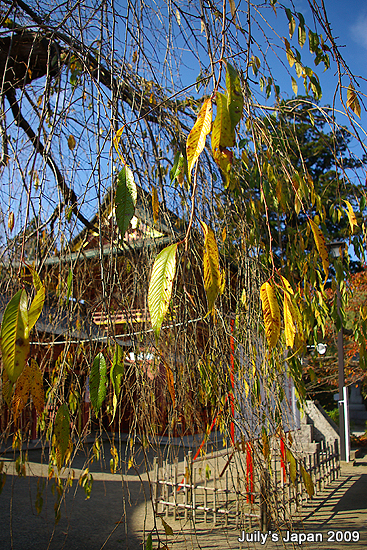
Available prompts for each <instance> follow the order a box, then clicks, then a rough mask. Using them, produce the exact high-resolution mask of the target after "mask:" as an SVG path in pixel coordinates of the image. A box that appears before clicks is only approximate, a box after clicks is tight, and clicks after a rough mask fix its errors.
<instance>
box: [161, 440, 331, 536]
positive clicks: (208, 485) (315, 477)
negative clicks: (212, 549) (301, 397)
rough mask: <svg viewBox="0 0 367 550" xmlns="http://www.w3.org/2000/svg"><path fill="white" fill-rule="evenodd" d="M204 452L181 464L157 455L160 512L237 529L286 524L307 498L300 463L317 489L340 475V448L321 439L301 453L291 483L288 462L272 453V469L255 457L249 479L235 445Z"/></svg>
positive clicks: (190, 457) (242, 455) (178, 517)
mask: <svg viewBox="0 0 367 550" xmlns="http://www.w3.org/2000/svg"><path fill="white" fill-rule="evenodd" d="M225 454H226V455H227V457H226V456H225V455H224V454H223V452H222V453H214V454H212V455H207V456H205V457H200V458H199V459H197V460H196V461H195V462H193V460H192V452H191V451H189V452H188V453H187V456H186V457H185V459H184V461H183V463H182V462H181V463H179V462H178V460H177V459H176V460H175V461H174V462H173V463H168V462H165V463H164V464H161V465H160V464H159V462H158V459H157V458H155V459H154V477H153V500H154V506H155V511H156V513H157V514H163V515H165V516H166V517H168V516H173V518H174V519H175V520H176V519H180V518H182V519H185V520H188V519H189V518H190V519H191V520H192V521H193V522H195V523H198V522H202V521H204V522H211V523H213V524H214V525H216V524H217V523H224V524H225V525H229V524H232V525H235V526H236V528H242V529H245V528H254V527H259V528H261V529H262V530H266V529H268V528H269V527H270V525H271V524H272V523H273V524H277V525H279V524H287V523H289V521H290V519H291V518H292V516H293V514H294V513H295V512H296V511H298V510H299V509H300V508H301V507H302V505H303V504H304V503H305V502H306V501H308V500H309V498H310V497H309V496H308V493H307V491H306V488H305V486H304V484H303V482H302V476H301V472H300V464H301V463H302V465H303V467H304V468H305V470H306V471H307V472H308V473H309V475H310V477H311V479H312V482H313V486H314V491H315V494H317V493H318V492H319V491H321V490H322V489H323V488H324V487H326V486H327V485H328V484H329V483H331V482H332V481H333V480H335V479H336V478H337V477H338V476H339V470H340V465H339V451H338V445H337V441H335V444H334V446H332V447H331V446H330V445H326V444H325V443H321V444H320V446H319V448H318V449H317V451H316V452H315V453H314V454H312V455H307V456H303V457H298V458H297V471H296V479H295V482H294V483H293V482H292V481H291V479H290V476H289V472H288V465H285V464H284V462H283V461H282V460H281V457H280V454H276V453H275V452H272V459H271V462H270V466H271V467H270V468H266V467H265V465H264V464H262V465H260V463H259V461H258V460H257V461H256V460H255V462H254V467H253V472H252V474H251V479H249V472H248V468H247V466H248V465H247V464H245V455H244V453H242V452H241V451H238V450H235V451H234V452H233V453H231V452H230V451H228V450H227V451H225Z"/></svg>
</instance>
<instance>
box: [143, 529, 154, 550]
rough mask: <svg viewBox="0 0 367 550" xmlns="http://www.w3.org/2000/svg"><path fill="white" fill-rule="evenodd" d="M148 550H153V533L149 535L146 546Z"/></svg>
mask: <svg viewBox="0 0 367 550" xmlns="http://www.w3.org/2000/svg"><path fill="white" fill-rule="evenodd" d="M145 548H146V550H153V542H152V533H149V535H148V538H147V543H146V545H145Z"/></svg>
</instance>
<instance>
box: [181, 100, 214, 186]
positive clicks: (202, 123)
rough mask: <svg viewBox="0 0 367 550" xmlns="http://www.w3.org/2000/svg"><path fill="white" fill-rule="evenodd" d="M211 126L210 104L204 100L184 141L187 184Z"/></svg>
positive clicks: (209, 101)
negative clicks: (187, 175)
mask: <svg viewBox="0 0 367 550" xmlns="http://www.w3.org/2000/svg"><path fill="white" fill-rule="evenodd" d="M211 125H212V102H211V99H210V98H209V99H206V100H205V101H204V103H203V105H202V107H201V109H200V112H199V114H198V117H197V120H196V122H195V124H194V127H193V129H192V130H191V132H190V133H189V135H188V137H187V141H186V153H187V165H188V174H189V182H191V172H192V168H193V166H194V164H195V162H196V161H197V159H198V158H199V156H200V154H201V152H202V150H203V149H204V147H205V141H206V136H207V135H208V134H209V132H210V130H211Z"/></svg>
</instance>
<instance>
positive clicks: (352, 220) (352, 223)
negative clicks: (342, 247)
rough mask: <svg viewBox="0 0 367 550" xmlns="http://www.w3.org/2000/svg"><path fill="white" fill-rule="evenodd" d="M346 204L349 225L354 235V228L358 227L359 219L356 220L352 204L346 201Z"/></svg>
mask: <svg viewBox="0 0 367 550" xmlns="http://www.w3.org/2000/svg"><path fill="white" fill-rule="evenodd" d="M344 202H345V204H346V205H347V211H346V212H347V215H348V220H349V225H350V231H351V233H352V235H353V233H354V228H355V227H358V222H357V218H356V215H355V213H354V211H353V208H352V205H351V204H350V202H349V201H346V200H345V201H344Z"/></svg>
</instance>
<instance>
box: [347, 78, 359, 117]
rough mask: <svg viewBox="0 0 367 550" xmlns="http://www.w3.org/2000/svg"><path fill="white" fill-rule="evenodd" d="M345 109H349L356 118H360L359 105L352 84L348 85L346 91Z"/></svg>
mask: <svg viewBox="0 0 367 550" xmlns="http://www.w3.org/2000/svg"><path fill="white" fill-rule="evenodd" d="M347 109H351V111H353V113H354V114H355V115H357V117H359V118H361V105H360V103H359V100H358V96H357V93H356V91H355V88H354V86H353V84H349V86H348V90H347Z"/></svg>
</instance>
